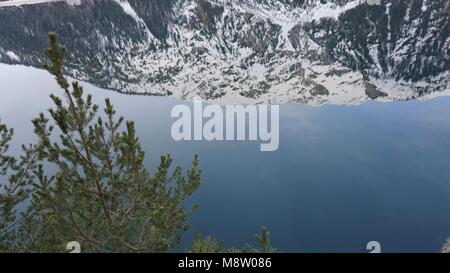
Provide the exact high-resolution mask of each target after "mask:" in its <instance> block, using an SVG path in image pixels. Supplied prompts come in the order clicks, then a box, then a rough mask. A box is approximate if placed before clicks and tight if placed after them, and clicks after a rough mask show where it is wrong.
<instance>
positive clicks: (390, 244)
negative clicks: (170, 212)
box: [0, 64, 450, 252]
mask: <svg viewBox="0 0 450 273" xmlns="http://www.w3.org/2000/svg"><path fill="white" fill-rule="evenodd" d="M85 90H86V92H87V93H92V94H93V95H94V100H95V101H96V102H97V103H102V102H103V100H104V98H106V97H109V98H111V101H112V103H113V104H114V106H115V108H116V109H117V111H118V113H120V114H121V115H123V116H125V117H126V118H127V119H131V120H135V122H136V128H137V131H138V134H139V136H140V140H141V142H142V145H143V148H144V150H145V151H146V152H147V158H146V160H147V165H148V167H149V169H150V171H153V170H154V168H155V165H156V163H157V162H158V161H159V156H160V155H161V154H165V153H170V154H171V155H172V156H173V157H174V161H175V163H176V164H180V165H182V166H186V167H187V166H189V164H190V161H191V160H192V158H193V155H194V154H196V153H198V154H199V155H200V166H201V169H202V170H203V181H202V185H201V187H200V189H199V191H198V192H197V193H196V194H195V195H194V196H193V198H191V199H190V200H189V202H192V203H197V204H199V205H200V207H199V208H198V210H196V211H195V213H194V214H193V215H192V216H191V218H190V221H189V222H190V224H191V226H190V229H189V232H187V233H186V235H185V237H184V240H183V243H182V245H181V246H180V247H179V248H177V249H176V250H184V249H185V248H187V247H188V246H189V244H190V242H191V241H192V237H193V234H194V233H195V232H200V233H201V234H204V235H212V236H213V237H215V238H217V239H219V240H224V242H225V245H226V246H229V247H231V246H242V245H243V244H245V243H250V244H253V245H254V244H255V240H254V235H255V234H256V233H258V232H259V230H260V228H261V227H262V226H265V227H267V228H268V229H269V231H270V234H271V241H272V245H273V246H274V247H277V248H278V249H279V250H281V251H283V252H367V251H366V245H367V243H368V242H369V241H379V242H380V243H381V246H382V251H383V252H438V251H439V250H440V248H441V246H442V244H443V242H444V241H445V239H446V238H448V237H450V153H449V151H450V97H440V98H436V99H433V100H427V101H407V102H393V103H377V102H368V103H365V104H363V105H358V106H331V105H326V106H321V107H313V106H307V105H302V104H294V103H288V104H284V105H281V106H280V148H279V149H278V150H277V151H276V152H260V149H259V148H260V147H259V144H260V143H258V142H232V141H225V142H207V141H200V142H176V141H174V140H173V139H172V138H171V135H170V129H171V126H172V123H173V122H174V119H173V118H171V117H170V112H171V109H172V107H173V106H174V105H177V104H187V105H189V106H192V104H191V103H188V102H183V101H180V100H176V99H173V98H167V97H150V96H130V95H123V94H119V93H116V92H113V91H108V90H103V89H100V88H96V87H94V86H92V85H89V84H85ZM51 92H54V93H58V92H59V89H58V87H57V86H56V84H55V83H54V81H53V79H52V77H51V76H50V75H49V74H48V73H47V72H45V71H42V70H38V69H34V68H28V67H24V66H9V65H4V64H1V65H0V95H1V97H0V118H1V119H2V121H3V122H4V123H6V124H7V125H8V126H10V127H14V128H15V131H16V135H15V138H14V142H13V145H12V146H13V147H12V148H13V151H16V152H17V151H19V146H20V144H22V143H29V142H32V141H33V139H34V138H33V137H32V136H33V135H32V126H31V122H30V120H31V119H32V118H34V117H35V116H36V115H37V114H38V113H39V112H43V111H45V110H46V109H48V108H49V106H50V105H51V102H50V99H49V97H48V95H49V94H50V93H51Z"/></svg>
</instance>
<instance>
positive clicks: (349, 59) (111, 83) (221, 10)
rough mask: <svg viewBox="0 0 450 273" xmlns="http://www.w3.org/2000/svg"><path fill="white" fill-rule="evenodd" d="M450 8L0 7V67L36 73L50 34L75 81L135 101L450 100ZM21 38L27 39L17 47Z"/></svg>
mask: <svg viewBox="0 0 450 273" xmlns="http://www.w3.org/2000/svg"><path fill="white" fill-rule="evenodd" d="M18 1H25V0H15V2H18ZM36 1H38V0H36ZM31 2H33V1H32V0H30V1H29V3H31ZM34 2H35V1H34ZM1 4H3V3H2V2H0V5H1ZM449 11H450V7H449V2H448V1H445V0H436V1H432V2H430V1H428V2H427V1H425V0H413V1H408V0H404V1H399V0H396V1H382V5H380V6H372V5H367V4H366V1H363V0H331V1H312V0H258V1H257V0H209V1H207V0H152V1H145V2H142V1H138V0H96V1H92V0H80V2H79V3H78V5H77V6H68V5H66V4H65V3H55V4H52V5H51V6H50V7H47V5H46V7H45V8H44V7H41V5H30V6H23V7H21V8H15V7H8V8H3V9H2V8H0V24H2V18H3V20H4V22H5V23H3V24H5V25H6V22H9V25H8V27H7V29H5V30H4V32H2V30H0V61H2V62H8V63H24V64H29V65H35V66H38V64H39V62H40V61H41V60H42V56H41V55H40V48H42V47H44V46H45V43H46V41H45V37H43V35H42V33H45V32H47V31H50V30H56V31H58V30H59V31H58V33H59V36H60V40H61V41H62V42H63V43H64V44H65V45H66V46H67V47H68V51H69V52H71V55H69V56H68V58H69V62H68V66H69V68H70V69H68V71H67V72H68V74H70V75H71V76H74V77H76V78H79V79H82V80H86V81H90V82H93V83H94V84H97V85H100V86H102V87H106V88H111V89H115V90H119V91H121V92H126V93H149V94H159V95H167V96H175V97H178V98H183V99H192V98H194V97H198V96H200V97H202V98H204V99H206V100H211V101H216V102H220V103H227V102H249V103H263V102H271V103H278V102H285V101H297V102H303V103H309V104H324V103H333V104H357V103H361V102H363V101H366V100H368V99H377V100H382V101H389V100H400V99H416V98H424V97H427V96H436V95H446V94H448V93H450V91H449V82H450V77H449V70H450V69H449V63H450V59H449V58H450V57H449V55H450V54H449V50H450V49H449V47H450V38H449V25H448V24H449V23H448V22H449V20H448V19H449V14H450V13H449ZM41 13H46V15H47V16H45V17H40V19H39V20H40V21H41V22H39V23H38V24H37V26H36V25H32V24H30V23H28V22H27V21H26V20H25V18H28V17H30V16H36V14H41ZM11 21H15V22H16V23H15V24H11ZM8 28H9V29H8ZM11 31H14V32H15V33H18V35H17V36H16V37H15V38H14V40H12V38H9V37H8V35H7V34H6V33H7V32H11ZM30 39H31V40H32V41H33V43H31V44H30ZM12 54H14V55H12ZM11 56H14V58H13V57H11Z"/></svg>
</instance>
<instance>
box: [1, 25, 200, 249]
mask: <svg viewBox="0 0 450 273" xmlns="http://www.w3.org/2000/svg"><path fill="white" fill-rule="evenodd" d="M49 39H50V47H49V48H47V49H46V50H45V54H46V56H47V57H48V59H49V63H48V64H45V65H44V68H45V69H46V70H47V71H49V72H50V73H51V74H52V75H53V76H54V77H55V79H56V81H57V83H58V85H59V86H60V87H61V90H62V93H63V96H59V95H51V99H52V101H53V104H54V106H53V107H52V108H51V109H49V116H47V115H45V114H43V113H41V114H39V116H38V117H37V118H36V119H34V120H33V121H32V123H33V126H34V133H35V134H36V136H37V139H38V142H37V143H36V144H34V145H30V146H24V147H23V150H24V155H23V156H22V157H21V158H20V160H15V159H14V158H12V157H9V156H7V150H8V143H9V141H10V139H11V137H12V133H13V132H12V130H9V129H7V128H6V127H5V126H4V125H0V134H1V140H0V171H1V173H0V175H2V177H5V176H6V175H7V173H9V172H10V173H12V175H11V176H10V178H9V180H8V181H0V183H1V184H3V187H2V188H1V189H0V221H1V222H0V251H1V252H64V251H66V244H67V243H68V242H70V241H77V242H79V243H80V245H81V250H82V252H165V251H167V250H169V249H171V248H173V247H175V246H176V245H178V244H179V241H180V239H181V235H182V234H183V232H184V231H185V230H186V229H187V224H186V220H187V217H188V216H189V214H190V213H191V212H192V210H193V209H194V208H195V206H194V207H192V208H189V209H186V208H185V207H184V205H183V204H184V201H185V200H186V198H187V197H189V196H191V195H192V194H193V193H194V192H195V191H196V190H197V189H198V187H199V185H200V178H201V172H200V171H199V169H198V157H197V156H195V157H194V160H193V162H192V167H191V168H190V169H189V170H188V171H187V173H186V174H183V171H182V169H181V168H180V167H175V168H171V166H172V158H171V157H170V155H164V156H162V157H161V159H160V164H159V167H158V168H157V170H156V171H155V173H154V174H152V175H151V174H150V173H149V172H148V171H147V170H146V168H145V166H144V156H145V153H144V151H143V150H142V149H141V145H140V143H139V139H138V137H137V136H136V131H135V128H134V123H133V122H132V121H127V122H124V118H123V117H117V115H116V111H115V110H114V107H113V105H112V104H111V102H110V100H109V99H106V100H105V106H104V109H103V112H104V113H101V111H100V108H99V106H98V105H96V104H94V103H93V102H92V96H91V95H85V94H84V90H83V87H82V86H81V85H80V84H79V83H78V82H76V81H73V82H72V83H69V81H68V80H67V79H66V78H65V77H64V75H63V66H64V54H65V51H64V48H63V47H61V46H59V45H58V44H57V41H56V34H55V33H49Z"/></svg>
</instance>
